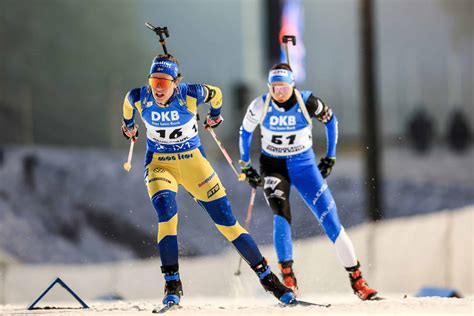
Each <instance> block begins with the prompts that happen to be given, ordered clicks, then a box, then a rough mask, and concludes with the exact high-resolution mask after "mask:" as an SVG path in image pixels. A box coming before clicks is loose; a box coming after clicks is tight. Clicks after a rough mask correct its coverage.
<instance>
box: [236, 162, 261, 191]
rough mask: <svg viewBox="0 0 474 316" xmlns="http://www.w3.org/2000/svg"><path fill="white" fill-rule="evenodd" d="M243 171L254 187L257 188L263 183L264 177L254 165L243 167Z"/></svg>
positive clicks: (246, 179)
mask: <svg viewBox="0 0 474 316" xmlns="http://www.w3.org/2000/svg"><path fill="white" fill-rule="evenodd" d="M241 172H242V173H243V174H245V181H247V182H248V183H249V184H250V185H251V186H252V188H257V187H260V186H262V185H263V181H262V178H261V177H260V175H259V174H258V172H257V170H255V169H254V168H253V167H252V165H250V164H248V165H247V166H245V167H242V169H241Z"/></svg>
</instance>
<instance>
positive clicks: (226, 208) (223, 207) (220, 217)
mask: <svg viewBox="0 0 474 316" xmlns="http://www.w3.org/2000/svg"><path fill="white" fill-rule="evenodd" d="M199 203H200V204H201V205H202V206H203V207H204V208H205V209H206V211H207V213H209V216H210V217H211V218H212V220H213V221H214V222H215V223H216V224H219V225H224V226H232V225H234V224H235V223H236V222H237V220H236V219H235V217H234V214H232V209H231V207H230V203H229V199H228V198H227V196H223V197H221V198H220V199H217V200H214V201H211V202H204V201H201V200H199Z"/></svg>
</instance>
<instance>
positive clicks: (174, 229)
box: [157, 214, 178, 243]
mask: <svg viewBox="0 0 474 316" xmlns="http://www.w3.org/2000/svg"><path fill="white" fill-rule="evenodd" d="M177 234H178V214H175V215H174V216H173V217H171V218H170V220H169V221H167V222H161V223H159V224H158V238H157V242H158V243H159V242H160V241H161V240H162V239H163V238H165V237H166V236H176V235H177Z"/></svg>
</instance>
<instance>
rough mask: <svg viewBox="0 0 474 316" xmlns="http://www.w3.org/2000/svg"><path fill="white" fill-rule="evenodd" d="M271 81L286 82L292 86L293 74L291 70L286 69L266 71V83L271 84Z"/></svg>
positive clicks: (293, 81)
mask: <svg viewBox="0 0 474 316" xmlns="http://www.w3.org/2000/svg"><path fill="white" fill-rule="evenodd" d="M273 82H286V83H288V84H290V85H291V86H294V85H295V76H294V75H293V72H292V71H290V70H286V69H274V70H270V72H269V73H268V83H269V84H272V83H273Z"/></svg>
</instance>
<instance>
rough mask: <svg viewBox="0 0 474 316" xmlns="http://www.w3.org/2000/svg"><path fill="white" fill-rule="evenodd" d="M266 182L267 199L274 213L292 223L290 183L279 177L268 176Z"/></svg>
mask: <svg viewBox="0 0 474 316" xmlns="http://www.w3.org/2000/svg"><path fill="white" fill-rule="evenodd" d="M264 179H265V184H264V190H263V191H264V193H265V199H266V200H267V203H268V205H270V208H271V209H272V211H273V214H274V215H279V216H281V217H283V218H285V219H286V220H287V221H288V223H290V224H291V211H290V201H289V195H290V194H289V193H290V184H289V183H288V182H287V181H286V180H284V179H280V178H279V177H274V176H266V177H265V178H264Z"/></svg>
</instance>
